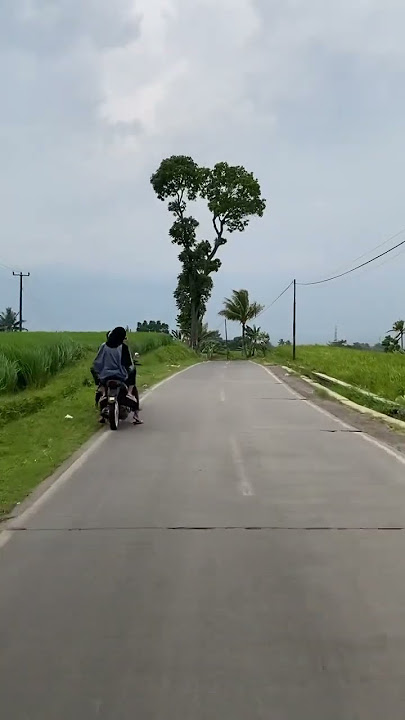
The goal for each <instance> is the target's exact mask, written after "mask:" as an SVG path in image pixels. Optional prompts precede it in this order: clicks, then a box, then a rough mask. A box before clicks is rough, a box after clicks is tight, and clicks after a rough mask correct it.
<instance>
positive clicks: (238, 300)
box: [219, 289, 264, 355]
mask: <svg viewBox="0 0 405 720" xmlns="http://www.w3.org/2000/svg"><path fill="white" fill-rule="evenodd" d="M263 307H264V306H263V305H260V304H259V303H257V302H250V299H249V293H248V291H247V290H243V289H242V290H232V297H230V298H225V300H224V308H223V310H221V311H220V313H219V315H222V317H225V318H226V319H227V320H229V321H231V322H238V323H240V324H241V326H242V347H243V352H244V354H245V355H246V325H247V323H248V322H249V320H253V319H254V318H255V317H257V316H258V315H259V313H260V312H261V311H262V310H263Z"/></svg>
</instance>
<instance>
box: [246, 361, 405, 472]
mask: <svg viewBox="0 0 405 720" xmlns="http://www.w3.org/2000/svg"><path fill="white" fill-rule="evenodd" d="M253 364H254V365H256V364H257V363H253ZM260 367H261V368H263V370H264V371H265V372H267V373H268V374H269V375H270V376H271V377H272V378H273V380H276V381H277V382H279V381H280V379H279V378H278V377H277V375H275V374H274V373H272V372H271V370H269V369H268V368H266V367H264V365H260ZM282 384H283V385H285V387H286V388H287V390H288V391H289V392H290V393H291V395H294V397H295V398H299V399H300V400H302V399H303V396H302V395H300V394H299V393H297V392H296V391H295V390H293V389H292V388H290V387H289V385H287V383H285V382H283V383H282ZM306 405H309V407H311V408H313V409H314V410H317V411H318V412H319V413H321V415H324V416H325V417H327V418H329V420H334V421H335V422H336V423H337V424H338V425H340V426H341V427H344V428H345V429H346V430H351V431H352V433H353V435H355V436H356V437H358V438H362V439H363V440H365V441H366V442H368V443H370V444H371V445H374V446H375V447H378V448H379V449H380V450H383V451H384V452H385V453H386V454H387V455H390V456H391V457H393V458H395V460H398V462H400V463H401V464H402V465H405V456H404V455H402V453H398V452H397V451H396V450H393V448H390V447H389V446H388V445H385V444H384V443H383V442H380V440H377V439H376V438H373V437H372V436H371V435H367V433H365V432H353V430H355V429H356V428H354V427H353V426H352V425H349V424H348V423H345V422H344V421H343V420H341V419H340V418H338V417H336V415H333V414H332V413H330V412H329V411H328V410H325V408H322V407H319V405H316V404H315V403H313V402H311V400H306Z"/></svg>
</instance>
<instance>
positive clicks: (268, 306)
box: [257, 280, 294, 317]
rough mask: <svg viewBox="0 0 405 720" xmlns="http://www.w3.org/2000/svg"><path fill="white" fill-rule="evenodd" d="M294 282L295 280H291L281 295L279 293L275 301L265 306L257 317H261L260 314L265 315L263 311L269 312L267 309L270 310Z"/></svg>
mask: <svg viewBox="0 0 405 720" xmlns="http://www.w3.org/2000/svg"><path fill="white" fill-rule="evenodd" d="M293 283H294V280H291V282H290V283H289V285H287V287H285V288H284V290H283V291H282V292H281V293H280V295H277V297H276V298H275V299H274V300H273V302H271V303H270V305H267V306H266V307H265V308H263V310H262V311H261V312H259V314H258V315H257V317H260V315H263V313H265V312H267V310H270V308H271V307H273V305H275V304H276V302H277V300H280V298H281V297H283V295H284V294H285V293H286V292H287V290H289V289H290V287H291V285H293Z"/></svg>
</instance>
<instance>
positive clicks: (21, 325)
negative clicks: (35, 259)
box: [13, 272, 31, 332]
mask: <svg viewBox="0 0 405 720" xmlns="http://www.w3.org/2000/svg"><path fill="white" fill-rule="evenodd" d="M30 274H31V273H22V272H19V273H16V272H13V275H14V277H19V278H20V315H19V325H20V332H22V329H23V278H25V277H29V276H30Z"/></svg>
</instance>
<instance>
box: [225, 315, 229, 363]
mask: <svg viewBox="0 0 405 720" xmlns="http://www.w3.org/2000/svg"><path fill="white" fill-rule="evenodd" d="M225 345H226V359H227V360H229V347H228V328H227V325H226V318H225Z"/></svg>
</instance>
